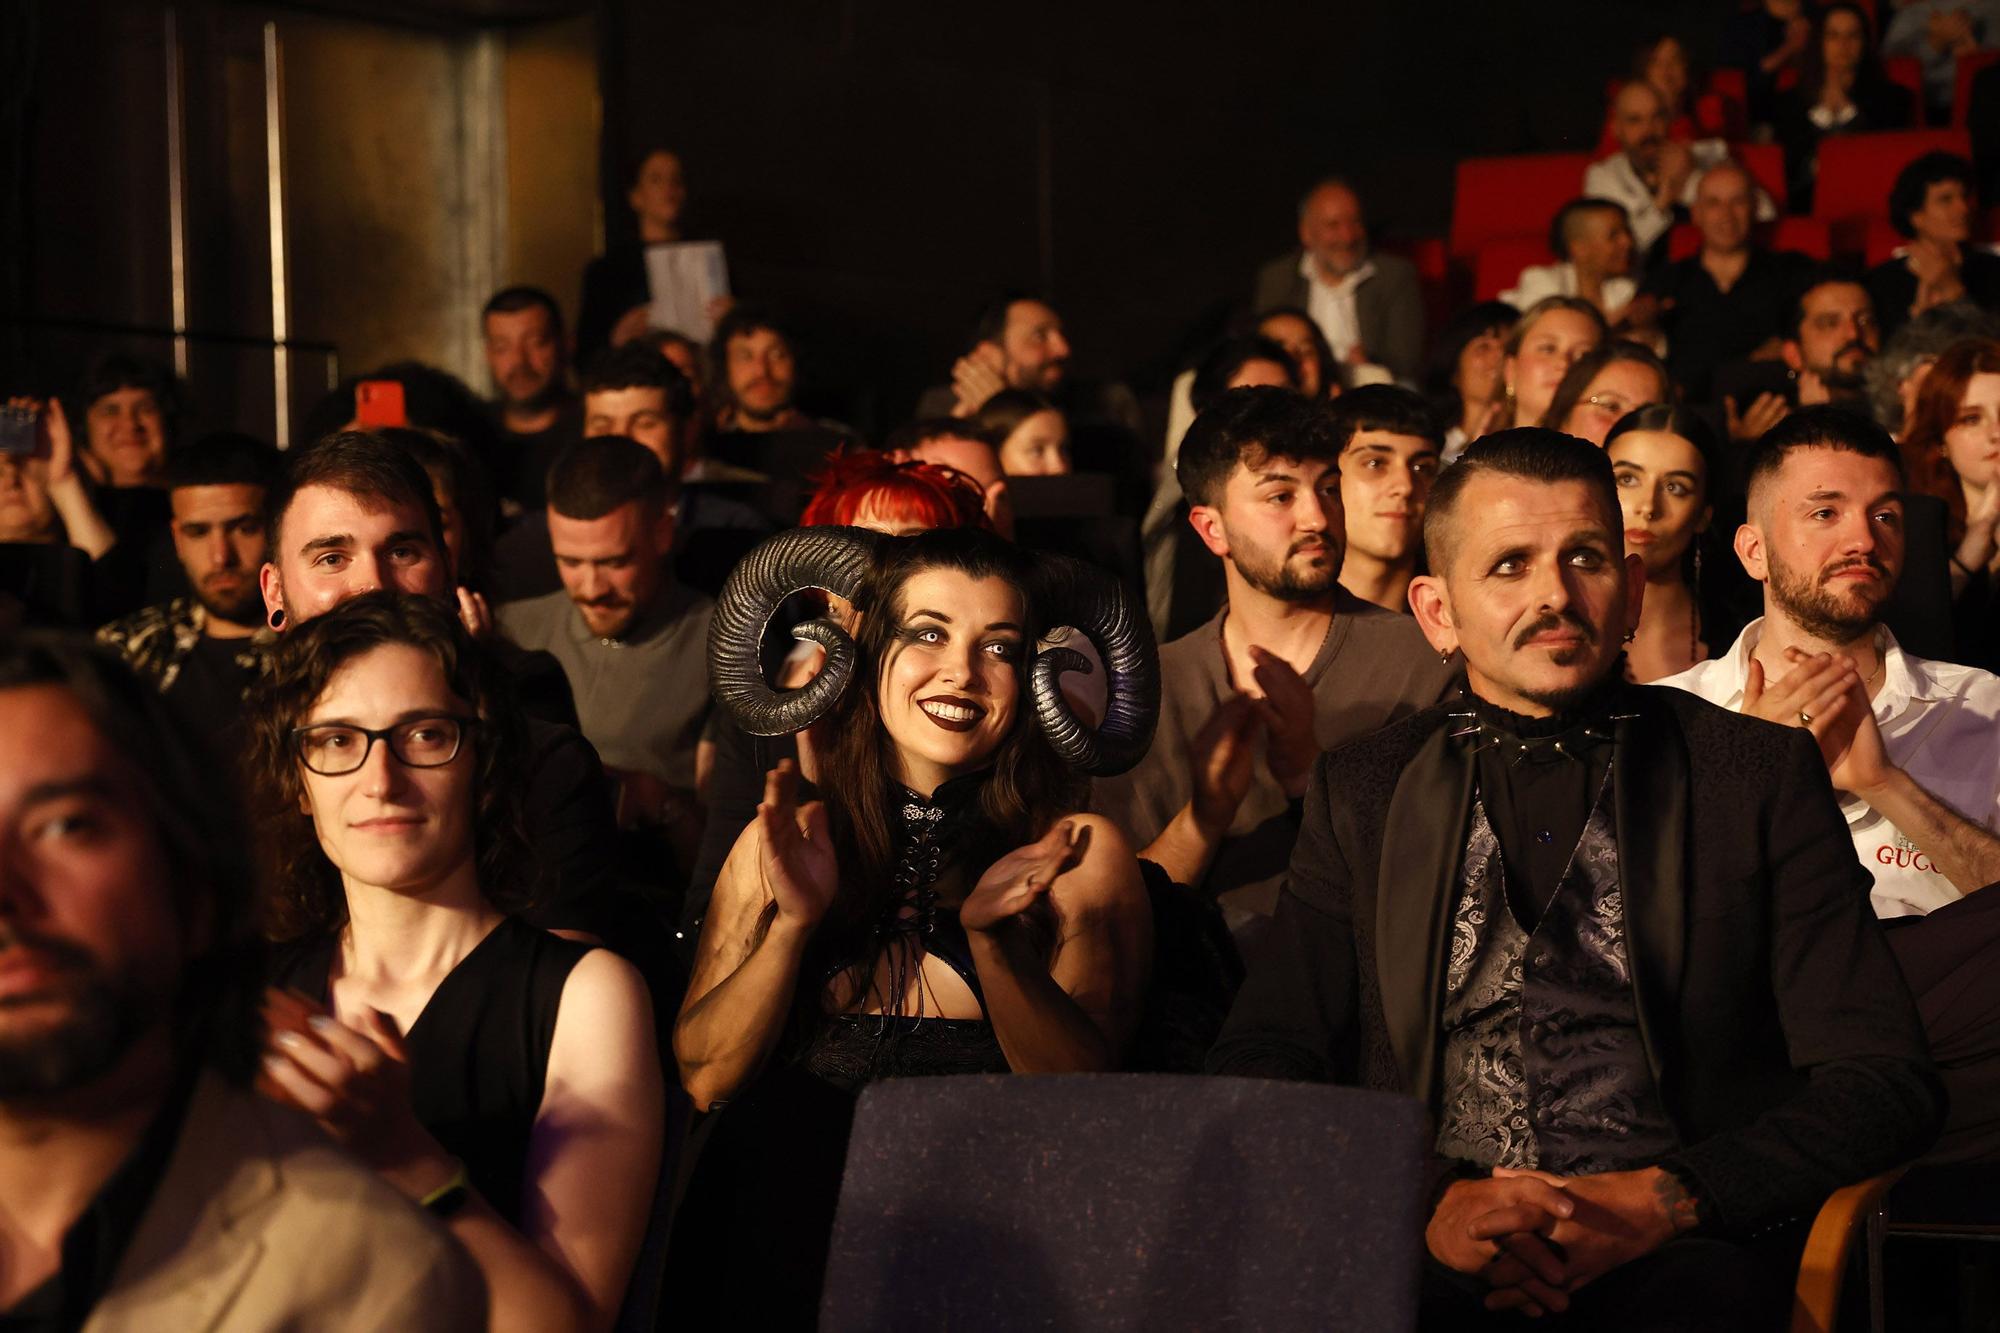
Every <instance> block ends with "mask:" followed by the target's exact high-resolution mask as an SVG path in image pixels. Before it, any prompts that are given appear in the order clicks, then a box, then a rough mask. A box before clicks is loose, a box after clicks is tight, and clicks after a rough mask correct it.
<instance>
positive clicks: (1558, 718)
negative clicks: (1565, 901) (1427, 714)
mask: <svg viewBox="0 0 2000 1333" xmlns="http://www.w3.org/2000/svg"><path fill="white" fill-rule="evenodd" d="M1602 700H1603V696H1602V694H1600V695H1599V696H1598V697H1597V698H1594V699H1592V700H1591V701H1590V702H1588V703H1586V704H1584V705H1582V706H1581V707H1579V708H1574V709H1568V710H1565V711H1563V712H1559V713H1556V714H1554V715H1553V716H1550V717H1524V716H1522V715H1521V714H1519V713H1510V712H1508V711H1507V710H1506V709H1504V708H1500V707H1498V706H1496V705H1494V704H1490V703H1487V702H1486V701H1485V700H1483V699H1479V698H1477V697H1474V699H1473V701H1472V706H1473V711H1474V713H1475V714H1476V715H1477V717H1478V719H1479V723H1480V728H1481V735H1480V736H1479V737H1478V738H1477V741H1476V742H1475V743H1477V744H1478V745H1479V752H1478V753H1479V759H1478V767H1479V773H1478V783H1479V799H1480V803H1481V804H1482V805H1484V806H1485V807H1486V819H1487V822H1488V823H1490V824H1491V825H1492V826H1493V836H1494V837H1495V838H1496V839H1498V840H1499V843H1500V859H1501V864H1502V865H1504V866H1505V867H1506V871H1507V903H1508V906H1510V907H1512V908H1513V909H1514V915H1515V917H1516V918H1517V919H1518V920H1519V921H1520V923H1521V925H1522V927H1523V928H1525V929H1527V930H1531V931H1532V930H1533V929H1534V928H1535V923H1536V922H1537V921H1539V920H1541V916H1542V913H1543V912H1544V911H1545V910H1547V908H1548V905H1549V901H1550V900H1551V899H1553V898H1554V897H1555V894H1556V888H1557V886H1558V885H1560V884H1561V883H1562V877H1563V872H1564V871H1566V870H1568V869H1569V862H1570V856H1571V854H1572V853H1574V852H1575V850H1576V845H1577V842H1578V840H1579V839H1581V838H1582V837H1583V826H1584V825H1585V824H1586V823H1588V822H1589V820H1590V811H1591V808H1592V807H1593V806H1594V805H1596V803H1597V796H1598V793H1599V792H1600V791H1602V790H1603V788H1604V779H1605V775H1606V774H1607V773H1609V772H1610V770H1611V751H1612V746H1611V735H1612V731H1611V723H1610V721H1609V720H1608V716H1607V715H1608V712H1609V709H1608V707H1607V706H1605V704H1604V703H1603V701H1602ZM1558 747H1560V748H1558Z"/></svg>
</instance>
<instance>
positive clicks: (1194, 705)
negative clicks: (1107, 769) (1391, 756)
mask: <svg viewBox="0 0 2000 1333" xmlns="http://www.w3.org/2000/svg"><path fill="white" fill-rule="evenodd" d="M1345 442H1346V441H1345V439H1344V437H1343V435H1342V433H1341V431H1340V429H1339V427H1338V426H1337V424H1336V423H1335V422H1334V421H1333V419H1332V418H1331V417H1329V416H1328V414H1327V410H1326V408H1325V407H1324V406H1323V405H1320V404H1316V403H1312V402H1309V401H1307V400H1306V399H1304V398H1301V397H1300V396H1299V395H1298V394H1296V393H1293V392H1292V391H1290V390H1289V389H1278V388H1244V389H1231V390H1229V391H1228V392H1227V393H1224V394H1223V395H1222V396H1221V397H1220V398H1218V399H1217V400H1216V401H1215V403H1214V404H1212V405H1211V406H1210V407H1209V408H1208V409H1207V410H1205V411H1204V412H1202V414H1201V415H1200V416H1198V417H1196V418H1195V420H1194V424H1193V425H1192V426H1190V427H1189V428H1188V433H1187V436H1186V438H1185V439H1183V440H1182V442H1181V449H1180V456H1179V459H1178V461H1177V462H1176V464H1175V469H1176V472H1177V473H1178V475H1179V478H1180V483H1181V488H1182V490H1183V491H1184V492H1185V493H1186V495H1187V497H1188V499H1189V501H1190V502H1191V509H1190V512H1189V515H1188V521H1189V522H1190V523H1191V524H1193V526H1194V530H1195V532H1196V533H1197V534H1198V535H1199V536H1200V538H1201V540H1202V543H1203V544H1204V545H1205V546H1207V548H1208V549H1209V551H1211V552H1212V553H1213V554H1215V555H1216V556H1217V557H1219V558H1220V559H1221V560H1222V562H1223V577H1224V580H1225V583H1226V586H1227V589H1228V600H1227V601H1226V602H1225V603H1224V604H1223V608H1222V610H1221V611H1220V612H1218V613H1217V614H1216V616H1215V618H1214V619H1212V620H1210V621H1209V622H1208V623H1207V624H1205V625H1203V626H1202V627H1201V628H1199V629H1197V630H1195V631H1194V632H1193V633H1192V634H1188V635H1186V636H1184V637H1182V638H1180V639H1176V640H1174V641H1173V642H1172V643H1169V644H1167V645H1166V646H1165V647H1163V648H1162V649H1161V650H1160V722H1159V728H1158V730H1157V731H1156V732H1155V734H1154V740H1153V748H1152V751H1151V752H1150V753H1149V754H1147V756H1146V758H1145V759H1143V760H1142V761H1140V763H1139V765H1138V767H1136V768H1134V769H1133V770H1132V771H1131V772H1130V773H1127V774H1124V775H1123V776H1121V777H1117V778H1112V779H1109V780H1105V781H1100V782H1099V783H1098V784H1097V788H1096V793H1095V796H1094V798H1093V806H1094V808H1095V809H1096V810H1097V811H1098V812H1099V813H1101V814H1104V815H1106V816H1108V817H1110V818H1111V819H1113V820H1115V821H1116V822H1117V823H1118V825H1119V827H1121V828H1122V829H1124V830H1125V832H1126V835H1127V836H1128V837H1130V838H1131V839H1132V840H1133V842H1134V844H1135V845H1138V846H1142V847H1146V851H1145V852H1144V853H1143V855H1145V856H1147V857H1148V858H1150V859H1151V860H1153V861H1155V862H1157V863H1159V864H1160V865H1161V866H1163V867H1164V868H1165V869H1166V871H1167V873H1168V874H1170V875H1171V876H1172V877H1173V878H1174V879H1175V880H1176V881H1178V882H1180V883H1182V884H1186V885H1188V886H1189V887H1191V888H1200V889H1202V890H1203V891H1204V892H1205V893H1206V894H1207V895H1208V896H1209V897H1211V898H1214V899H1216V900H1218V901H1219V902H1220V904H1221V906H1222V910H1223V914H1224V916H1225V917H1226V918H1227V919H1228V920H1229V923H1230V927H1231V929H1232V930H1234V931H1235V932H1236V933H1237V935H1238V937H1239V939H1245V938H1246V937H1248V936H1253V935H1256V934H1258V933H1260V931H1261V928H1262V927H1263V926H1264V925H1265V924H1266V923H1267V919H1268V918H1269V916H1270V914H1271V911H1272V909H1273V908H1274V907H1276V905H1277V901H1278V885H1279V881H1280V880H1281V879H1282V878H1283V876H1284V871H1285V860H1286V858H1287V857H1288V856H1289V855H1290V854H1291V847H1292V839H1293V838H1294V836H1295V835H1296V834H1297V832H1298V822H1297V814H1296V811H1297V802H1298V799H1299V797H1300V796H1302V795H1303V794H1304V792H1305V787H1306V779H1307V777H1308V775H1309V774H1310V772H1311V770H1312V765H1313V761H1314V760H1315V759H1317V758H1318V757H1319V754H1320V752H1321V751H1322V750H1324V749H1327V748H1329V747H1332V746H1337V745H1341V744H1344V743H1345V742H1347V741H1350V740H1353V739H1354V738H1355V737H1357V736H1363V735H1366V734H1367V733H1368V732H1371V731H1373V730H1375V729H1376V728H1377V727H1380V726H1382V725H1383V724H1385V723H1388V722H1392V721H1394V720H1395V719H1397V718H1399V717H1403V716H1406V715H1408V714H1410V713H1414V712H1415V711H1417V710H1418V709H1419V708H1423V707H1425V706H1426V705H1428V704H1430V703H1433V702H1435V701H1436V700H1437V698H1438V697H1439V695H1440V694H1441V693H1442V692H1443V690H1444V689H1445V687H1446V685H1447V684H1448V683H1449V682H1450V680H1451V671H1450V669H1449V668H1448V667H1447V666H1445V665H1444V663H1442V662H1441V661H1440V660H1439V659H1438V657H1437V656H1435V655H1434V654H1432V653H1430V652H1429V651H1427V650H1426V648H1425V646H1424V641H1423V636H1422V635H1421V634H1420V633H1418V631H1417V627H1416V626H1415V625H1414V624H1413V623H1412V622H1411V620H1410V618H1409V617H1408V616H1402V615H1397V614H1396V613H1395V612H1393V611H1386V610H1383V609H1382V608H1381V607H1378V606H1371V605H1369V604H1368V603H1366V602H1364V601H1362V600H1361V599H1360V598H1358V597H1356V596H1354V595H1353V594H1352V593H1350V592H1348V591H1347V590H1346V589H1345V588H1343V587H1341V586H1340V583H1339V578H1340V566H1341V558H1342V556H1343V554H1344V551H1345V537H1344V523H1345V517H1344V514H1343V511H1342V508H1341V502H1340V494H1341V479H1340V471H1339V466H1340V465H1339V458H1340V451H1341V446H1342V445H1343V444H1344V443H1345ZM1148 844H1151V845H1150V846H1148Z"/></svg>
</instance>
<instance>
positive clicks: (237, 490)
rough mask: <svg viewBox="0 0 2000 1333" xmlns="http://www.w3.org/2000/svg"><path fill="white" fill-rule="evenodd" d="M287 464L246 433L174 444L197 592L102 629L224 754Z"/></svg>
mask: <svg viewBox="0 0 2000 1333" xmlns="http://www.w3.org/2000/svg"><path fill="white" fill-rule="evenodd" d="M280 467H281V464H280V462H279V458H278V451H277V450H275V449H273V448H272V447H271V446H270V445H268V444H265V443H264V442H263V441H262V440H258V439H253V438H251V437H250V436H247V435H209V436H206V437H204V438H202V439H199V440H196V441H195V442H194V443H193V444H190V445H188V446H187V447H186V448H184V449H180V450H177V451H175V452H174V453H173V454H172V455H171V456H170V457H169V458H168V460H167V471H166V484H167V502H168V504H169V505H171V506H172V511H173V522H172V527H171V532H172V534H173V541H174V554H175V555H176V556H178V557H179V558H180V564H181V569H182V571H183V572H184V573H185V574H186V576H187V586H188V587H189V588H190V589H192V590H193V591H192V592H191V593H190V594H189V595H187V596H184V597H176V598H174V599H173V600H172V601H169V602H166V603H163V604H161V605H158V606H149V607H146V608H145V609H143V610H140V611H135V612H133V613H132V614H131V615H129V616H126V617H124V618H122V619H120V620H114V621H112V622H111V623H110V624H108V625H106V626H104V627H103V628H102V629H100V630H99V631H98V632H97V637H98V638H99V639H100V640H102V641H103V642H104V643H106V644H109V645H110V646H111V647H113V648H115V649H117V650H118V651H119V652H120V653H121V654H123V655H124V658H125V660H126V662H127V663H128V664H129V665H130V666H131V667H132V668H133V670H135V671H137V672H138V673H139V675H140V676H142V677H143V678H145V679H146V680H147V681H150V682H151V683H152V684H153V685H154V687H156V688H157V689H158V690H159V691H160V693H161V694H163V695H165V696H166V699H167V706H168V707H169V708H171V709H172V710H173V711H174V712H175V713H176V714H177V715H178V716H179V717H180V719H181V721H182V722H183V723H184V724H186V726H187V727H188V729H189V731H190V732H191V733H192V734H194V735H196V736H199V737H201V738H203V740H204V741H205V742H206V743H207V744H209V745H210V746H211V747H212V748H213V749H214V751H215V752H216V753H217V754H219V755H226V754H234V753H235V752H236V746H235V744H234V743H233V738H234V737H235V736H236V734H237V731H238V728H239V727H240V724H241V717H242V711H243V691H244V690H245V688H247V687H248V685H249V684H250V681H251V679H252V678H253V677H254V676H255V674H256V670H257V655H256V649H255V647H254V645H253V644H252V643H251V636H252V635H254V634H255V633H256V632H257V630H258V629H259V628H260V627H261V625H262V623H263V619H264V602H263V597H262V595H261V594H260V593H259V592H258V590H257V571H258V570H259V569H260V568H262V567H263V564H264V557H265V548H266V542H265V533H264V499H265V494H266V492H267V491H268V490H269V489H270V487H271V484H272V482H273V481H275V480H276V478H277V476H278V473H279V470H280Z"/></svg>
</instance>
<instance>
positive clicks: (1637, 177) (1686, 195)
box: [1583, 79, 1778, 267]
mask: <svg viewBox="0 0 2000 1333" xmlns="http://www.w3.org/2000/svg"><path fill="white" fill-rule="evenodd" d="M1611 137H1612V138H1613V139H1616V140H1617V141H1618V151H1617V152H1616V153H1613V154H1612V155H1611V156H1610V157H1607V158H1605V159H1604V160H1603V161H1601V162H1593V163H1591V164H1590V166H1589V168H1588V169H1587V170H1585V172H1584V173H1583V193H1584V194H1586V195H1589V196H1590V197H1592V198H1594V199H1609V200H1611V201H1612V202H1613V203H1617V204H1623V205H1624V206H1625V218H1626V221H1627V222H1628V223H1630V224H1631V227H1632V240H1633V242H1634V243H1635V244H1636V245H1637V246H1638V250H1639V253H1640V255H1641V256H1643V257H1644V261H1645V263H1646V264H1647V266H1648V267H1650V265H1651V262H1652V260H1653V258H1654V257H1655V256H1654V247H1655V246H1656V245H1657V244H1659V243H1660V242H1661V241H1662V240H1663V239H1664V238H1665V237H1666V234H1667V232H1668V231H1669V230H1670V229H1672V227H1673V225H1674V222H1675V220H1676V219H1675V214H1676V212H1683V213H1684V212H1685V211H1686V210H1687V208H1688V207H1689V206H1690V205H1692V204H1693V203H1694V197H1695V189H1696V185H1697V182H1698V181H1699V179H1700V176H1699V173H1701V172H1703V171H1706V170H1707V169H1708V168H1710V167H1712V166H1714V165H1715V164H1716V163H1718V162H1720V161H1722V160H1723V159H1724V158H1726V157H1728V156H1729V145H1728V144H1726V143H1724V142H1723V141H1722V140H1720V139H1702V140H1699V141H1698V142H1695V143H1680V142H1677V141H1674V140H1670V139H1668V138H1667V109H1666V103H1665V102H1663V101H1661V100H1660V94H1659V93H1658V92H1656V91H1655V90H1654V88H1653V85H1651V84H1650V83H1647V82H1646V81H1645V80H1644V79H1633V80H1631V81H1630V82H1629V83H1627V84H1626V85H1625V86H1624V87H1622V88H1620V89H1619V90H1618V93H1617V96H1615V97H1614V98H1613V99H1612V102H1611ZM1777 215H1778V210H1777V207H1776V206H1775V205H1774V204H1772V202H1771V199H1770V196H1769V195H1766V194H1765V193H1764V192H1763V191H1762V190H1758V191H1757V220H1758V221H1759V222H1769V221H1770V220H1771V219H1772V218H1774V217H1776V216H1777Z"/></svg>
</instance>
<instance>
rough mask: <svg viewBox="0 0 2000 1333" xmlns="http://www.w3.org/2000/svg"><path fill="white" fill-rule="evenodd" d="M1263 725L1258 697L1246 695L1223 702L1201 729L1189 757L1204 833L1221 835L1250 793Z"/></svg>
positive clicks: (1197, 816)
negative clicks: (1258, 706)
mask: <svg viewBox="0 0 2000 1333" xmlns="http://www.w3.org/2000/svg"><path fill="white" fill-rule="evenodd" d="M1262 725H1263V717H1262V715H1261V714H1260V713H1259V712H1258V711H1257V701H1256V700H1254V699H1252V698H1250V696H1248V695H1246V694H1239V695H1235V696H1234V697H1232V698H1229V699H1225V700H1223V701H1222V702H1221V703H1219V704H1217V705H1216V707H1215V711H1214V712H1213V713H1211V714H1209V717H1208V721H1207V722H1205V723H1203V724H1202V728H1201V730H1200V731H1198V732H1196V733H1195V736H1194V745H1193V746H1192V747H1191V752H1190V754H1189V759H1190V761H1191V763H1190V767H1191V768H1192V770H1193V775H1194V800H1193V804H1194V820H1195V824H1196V825H1197V826H1198V827H1199V828H1201V829H1202V830H1203V832H1204V833H1206V834H1208V835H1210V836H1212V837H1218V838H1219V837H1221V836H1222V834H1223V833H1225V832H1227V831H1228V829H1229V825H1230V823H1231V821H1233V820H1234V819H1235V818H1236V810H1237V807H1238V806H1240V805H1242V804H1243V798H1244V797H1245V796H1247V795H1249V794H1250V769H1251V759H1252V758H1253V757H1254V754H1255V744H1254V742H1255V739H1256V735H1257V731H1258V729H1259V728H1260V727H1261V726H1262Z"/></svg>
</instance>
